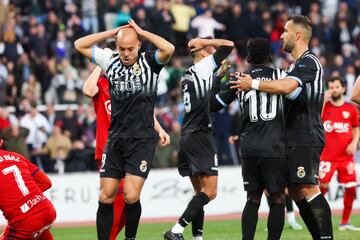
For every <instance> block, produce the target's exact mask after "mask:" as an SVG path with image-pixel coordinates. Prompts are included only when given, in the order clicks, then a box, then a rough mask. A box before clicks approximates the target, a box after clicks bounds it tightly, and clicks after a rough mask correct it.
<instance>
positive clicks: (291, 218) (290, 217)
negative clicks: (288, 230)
mask: <svg viewBox="0 0 360 240" xmlns="http://www.w3.org/2000/svg"><path fill="white" fill-rule="evenodd" d="M287 221H288V222H294V221H295V213H294V212H288V213H287Z"/></svg>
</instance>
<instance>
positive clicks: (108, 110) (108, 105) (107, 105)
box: [105, 100, 111, 115]
mask: <svg viewBox="0 0 360 240" xmlns="http://www.w3.org/2000/svg"><path fill="white" fill-rule="evenodd" d="M105 109H106V112H107V113H108V114H109V115H111V101H110V100H107V101H105Z"/></svg>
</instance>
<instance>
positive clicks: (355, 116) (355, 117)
mask: <svg viewBox="0 0 360 240" xmlns="http://www.w3.org/2000/svg"><path fill="white" fill-rule="evenodd" d="M352 106H353V105H352ZM353 109H354V111H353V114H352V117H351V125H352V127H359V111H358V109H357V107H355V106H353Z"/></svg>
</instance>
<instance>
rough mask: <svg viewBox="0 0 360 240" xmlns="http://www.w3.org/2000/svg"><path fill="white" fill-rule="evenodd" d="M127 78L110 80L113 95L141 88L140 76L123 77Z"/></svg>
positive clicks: (132, 91)
mask: <svg viewBox="0 0 360 240" xmlns="http://www.w3.org/2000/svg"><path fill="white" fill-rule="evenodd" d="M124 78H127V79H120V78H117V79H114V80H112V84H113V93H114V94H115V95H120V94H122V93H135V92H138V91H140V90H141V88H142V83H141V79H140V78H138V77H137V78H133V79H131V78H129V77H124Z"/></svg>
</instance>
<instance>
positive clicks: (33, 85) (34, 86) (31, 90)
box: [21, 74, 42, 104]
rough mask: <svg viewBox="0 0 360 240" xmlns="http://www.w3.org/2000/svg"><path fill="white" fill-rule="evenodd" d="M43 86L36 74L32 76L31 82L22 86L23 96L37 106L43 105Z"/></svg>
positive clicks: (30, 77)
mask: <svg viewBox="0 0 360 240" xmlns="http://www.w3.org/2000/svg"><path fill="white" fill-rule="evenodd" d="M41 93H42V91H41V85H40V83H39V82H38V81H37V80H36V77H35V75H34V74H30V76H29V80H28V81H27V82H25V83H24V84H23V85H22V88H21V96H22V97H24V98H27V99H29V100H31V101H35V102H36V103H37V104H40V103H41Z"/></svg>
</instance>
